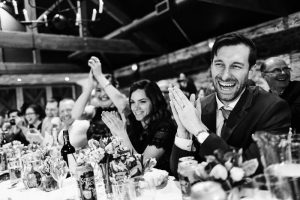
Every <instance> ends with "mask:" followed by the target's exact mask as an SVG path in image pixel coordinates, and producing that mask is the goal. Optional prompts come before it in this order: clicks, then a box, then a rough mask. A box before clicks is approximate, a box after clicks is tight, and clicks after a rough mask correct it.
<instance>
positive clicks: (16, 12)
mask: <svg viewBox="0 0 300 200" xmlns="http://www.w3.org/2000/svg"><path fill="white" fill-rule="evenodd" d="M12 5H13V7H14V11H15V14H16V15H18V14H19V10H18V3H17V1H16V0H12Z"/></svg>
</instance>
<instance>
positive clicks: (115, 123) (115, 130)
mask: <svg viewBox="0 0 300 200" xmlns="http://www.w3.org/2000/svg"><path fill="white" fill-rule="evenodd" d="M102 121H103V122H104V123H105V124H106V126H107V127H108V128H109V129H110V131H111V133H112V134H113V135H114V136H117V137H121V138H124V137H125V136H127V132H126V122H125V119H124V118H122V119H121V118H120V117H119V115H118V113H117V112H115V111H114V112H102Z"/></svg>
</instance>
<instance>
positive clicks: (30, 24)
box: [0, 0, 104, 28]
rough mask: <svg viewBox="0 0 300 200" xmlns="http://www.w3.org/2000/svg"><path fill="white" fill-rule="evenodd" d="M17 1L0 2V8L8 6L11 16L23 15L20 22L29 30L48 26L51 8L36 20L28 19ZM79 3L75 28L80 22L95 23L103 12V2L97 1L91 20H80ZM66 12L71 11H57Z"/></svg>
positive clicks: (101, 0) (1, 0) (27, 15)
mask: <svg viewBox="0 0 300 200" xmlns="http://www.w3.org/2000/svg"><path fill="white" fill-rule="evenodd" d="M19 1H20V0H7V1H5V0H0V7H3V6H10V7H11V10H13V15H20V14H23V16H24V21H23V20H22V21H20V22H21V23H22V24H24V25H26V26H28V27H29V28H33V27H36V26H38V25H39V24H45V27H48V26H49V18H48V17H49V16H48V14H49V13H51V12H52V11H53V9H50V8H51V7H50V8H49V9H50V10H49V12H48V13H47V14H43V15H41V16H39V17H38V19H30V18H29V13H28V11H27V10H26V9H25V8H24V9H22V8H20V4H19ZM58 1H60V2H61V1H63V0H58ZM81 1H82V0H77V13H76V20H75V26H79V25H80V23H81V22H82V21H85V22H89V21H90V22H95V21H97V13H103V11H104V2H103V0H99V8H98V10H97V8H93V10H92V16H91V19H82V13H81ZM30 6H31V7H32V8H40V9H45V10H46V11H48V9H47V8H42V7H33V5H30ZM19 9H20V10H22V11H21V12H20V10H19ZM68 10H71V9H65V10H64V11H59V13H60V12H66V11H68ZM54 14H55V13H54ZM18 17H19V16H18ZM50 22H51V20H50Z"/></svg>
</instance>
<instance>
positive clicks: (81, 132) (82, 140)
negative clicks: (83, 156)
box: [58, 98, 90, 149]
mask: <svg viewBox="0 0 300 200" xmlns="http://www.w3.org/2000/svg"><path fill="white" fill-rule="evenodd" d="M74 105H75V101H74V100H73V99H68V98H66V99H63V100H61V101H60V102H59V118H60V120H61V123H62V124H61V127H62V129H67V130H68V131H69V137H70V142H71V144H72V145H73V146H74V147H75V148H76V149H80V148H83V147H85V146H86V145H87V135H86V132H87V130H88V128H89V126H90V123H89V121H88V120H74V119H73V118H72V110H73V107H74ZM58 141H59V143H60V144H63V143H64V141H63V132H62V130H61V131H60V133H59V136H58Z"/></svg>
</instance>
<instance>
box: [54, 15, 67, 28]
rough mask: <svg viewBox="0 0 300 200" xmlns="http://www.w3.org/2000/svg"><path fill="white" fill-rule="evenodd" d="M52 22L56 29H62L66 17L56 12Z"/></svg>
mask: <svg viewBox="0 0 300 200" xmlns="http://www.w3.org/2000/svg"><path fill="white" fill-rule="evenodd" d="M52 24H53V26H54V27H55V28H56V29H57V30H60V31H62V30H64V29H65V28H66V27H67V19H66V17H65V16H63V15H61V14H56V15H54V17H53V19H52Z"/></svg>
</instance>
